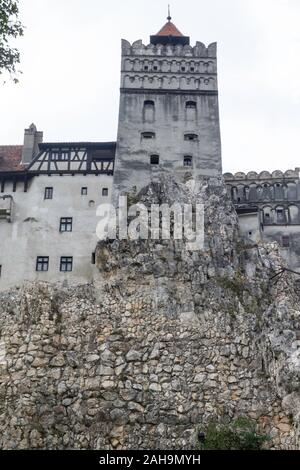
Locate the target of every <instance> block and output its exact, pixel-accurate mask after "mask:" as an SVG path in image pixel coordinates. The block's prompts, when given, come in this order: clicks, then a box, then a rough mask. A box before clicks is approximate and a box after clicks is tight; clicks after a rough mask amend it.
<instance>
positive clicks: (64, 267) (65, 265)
mask: <svg viewBox="0 0 300 470" xmlns="http://www.w3.org/2000/svg"><path fill="white" fill-rule="evenodd" d="M60 270H61V272H64V273H69V272H71V271H72V270H73V256H62V257H61V258H60Z"/></svg>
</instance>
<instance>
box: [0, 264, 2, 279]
mask: <svg viewBox="0 0 300 470" xmlns="http://www.w3.org/2000/svg"><path fill="white" fill-rule="evenodd" d="M1 274H2V264H0V277H1Z"/></svg>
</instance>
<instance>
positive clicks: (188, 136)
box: [184, 134, 198, 142]
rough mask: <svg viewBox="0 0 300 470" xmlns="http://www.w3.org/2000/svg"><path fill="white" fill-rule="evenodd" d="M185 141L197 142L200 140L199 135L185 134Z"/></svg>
mask: <svg viewBox="0 0 300 470" xmlns="http://www.w3.org/2000/svg"><path fill="white" fill-rule="evenodd" d="M184 140H187V141H190V142H196V141H197V140H198V135H197V134H185V135H184Z"/></svg>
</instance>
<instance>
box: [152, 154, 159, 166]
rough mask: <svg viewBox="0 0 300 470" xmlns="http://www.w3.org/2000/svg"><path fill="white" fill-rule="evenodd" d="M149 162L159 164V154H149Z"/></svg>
mask: <svg viewBox="0 0 300 470" xmlns="http://www.w3.org/2000/svg"><path fill="white" fill-rule="evenodd" d="M150 164H151V165H159V155H151V157H150Z"/></svg>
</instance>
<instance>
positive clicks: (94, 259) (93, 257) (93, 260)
mask: <svg viewBox="0 0 300 470" xmlns="http://www.w3.org/2000/svg"><path fill="white" fill-rule="evenodd" d="M92 264H96V253H92Z"/></svg>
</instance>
